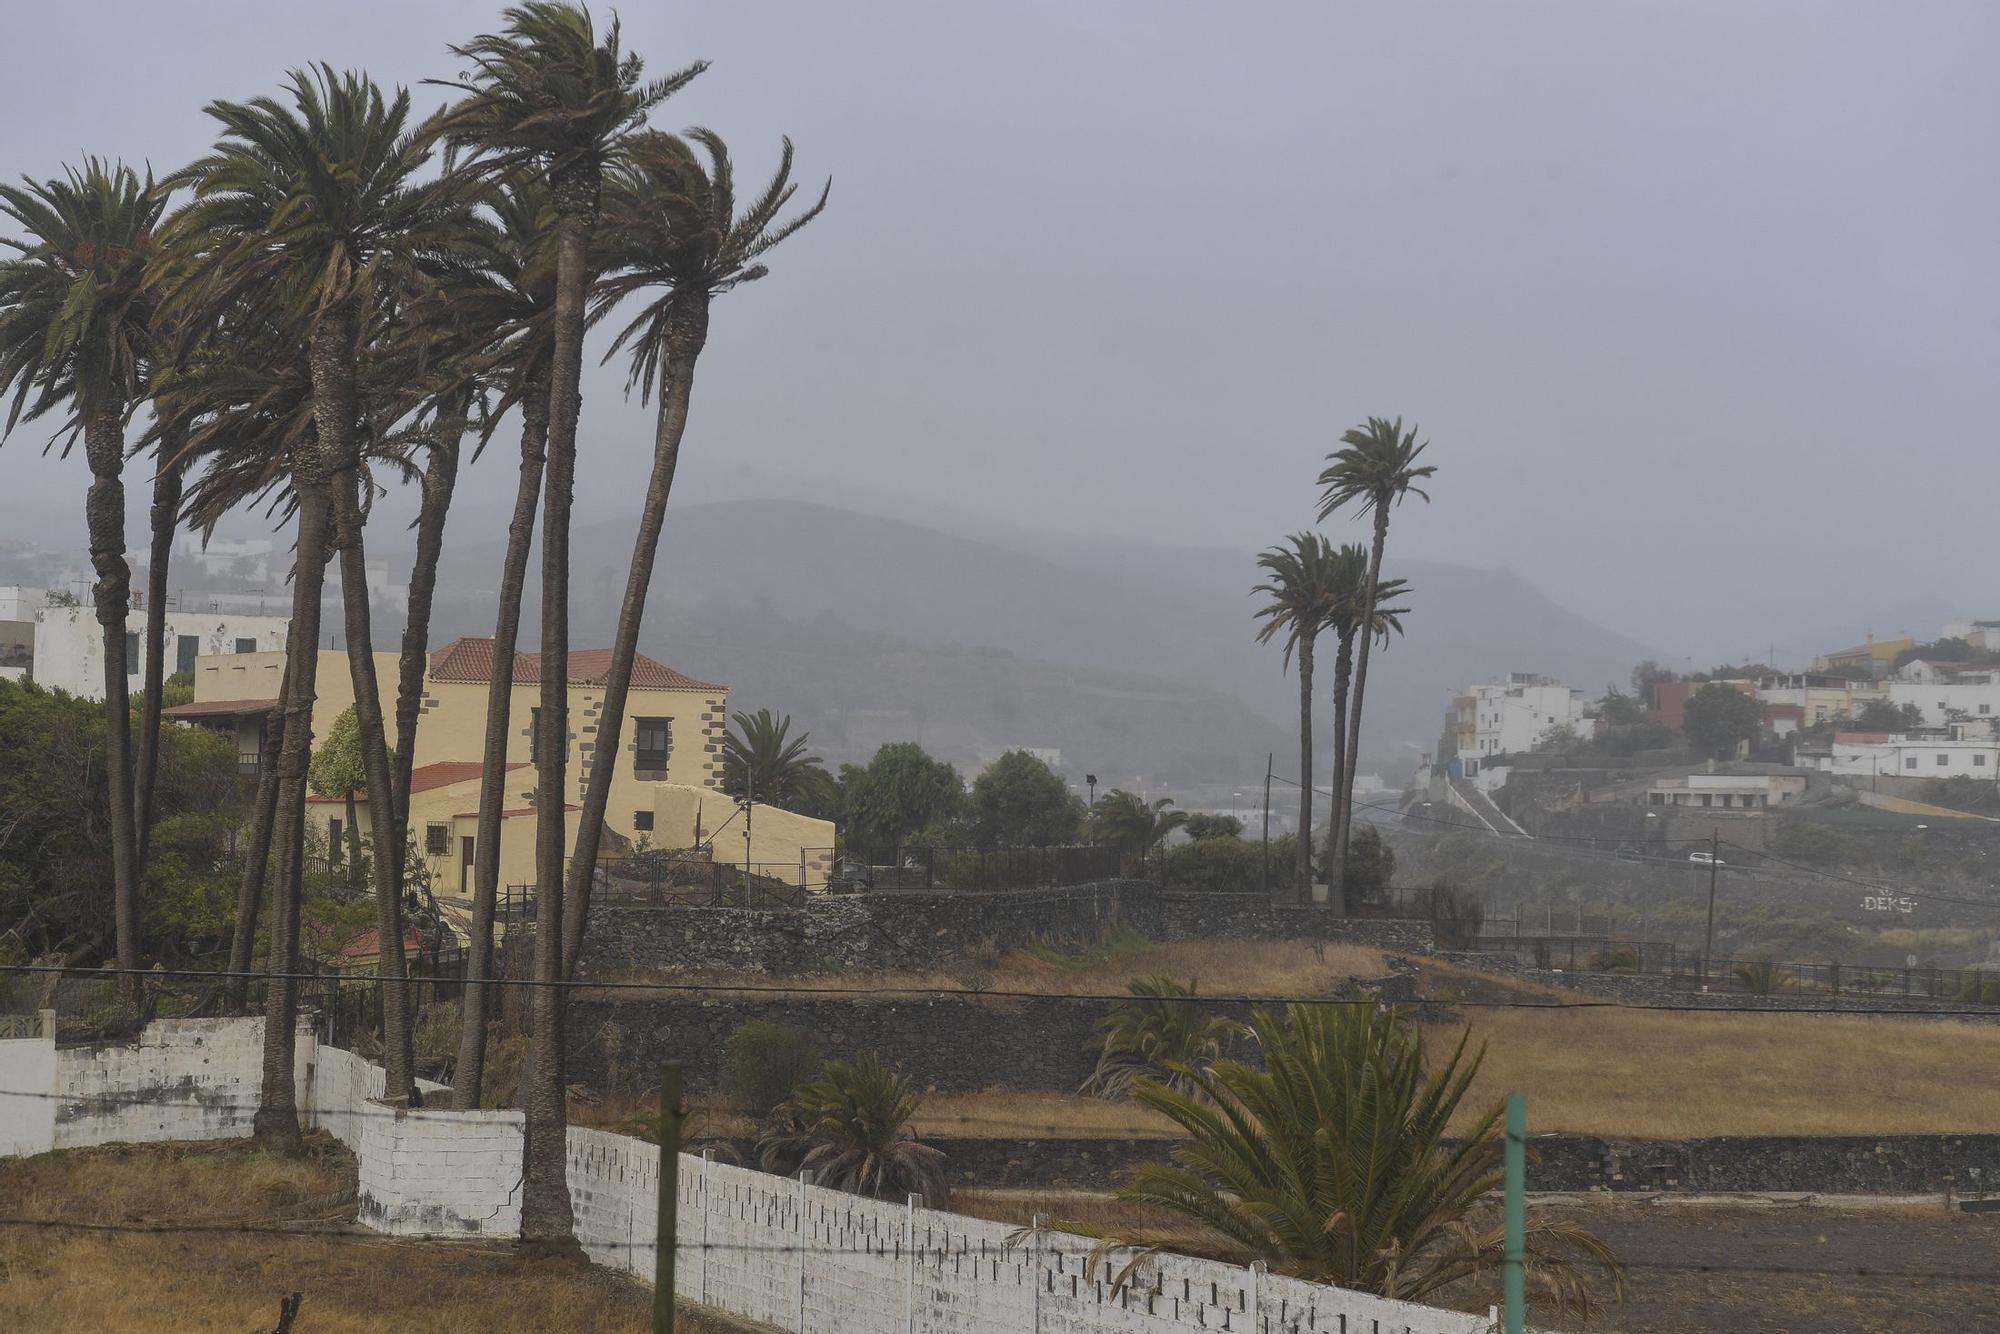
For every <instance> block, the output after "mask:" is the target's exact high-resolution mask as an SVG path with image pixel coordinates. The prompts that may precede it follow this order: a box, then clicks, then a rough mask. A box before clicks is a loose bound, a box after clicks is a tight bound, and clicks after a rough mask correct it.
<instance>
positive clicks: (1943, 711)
mask: <svg viewBox="0 0 2000 1334" xmlns="http://www.w3.org/2000/svg"><path fill="white" fill-rule="evenodd" d="M1888 690H1889V702H1890V703H1891V704H1894V705H1896V706H1897V707H1899V708H1900V707H1901V706H1903V705H1905V704H1914V705H1916V706H1917V708H1918V709H1920V710H1921V711H1922V712H1923V715H1924V725H1925V726H1926V727H1943V726H1944V725H1945V724H1946V723H1948V722H1952V721H1954V715H1957V716H1959V717H1962V718H1992V717H2000V684H1992V685H1988V684H1983V683H1982V684H1973V683H1967V682H1962V681H1932V682H1918V681H1891V682H1889V683H1888Z"/></svg>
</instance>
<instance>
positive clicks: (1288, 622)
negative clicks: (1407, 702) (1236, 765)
mask: <svg viewBox="0 0 2000 1334" xmlns="http://www.w3.org/2000/svg"><path fill="white" fill-rule="evenodd" d="M1288 541H1289V542H1290V545H1289V546H1279V547H1272V548H1271V549H1270V550H1268V551H1266V552H1264V554H1263V555H1261V556H1259V557H1257V565H1258V567H1259V568H1260V569H1262V570H1263V571H1264V572H1265V574H1266V578H1265V581H1264V582H1263V583H1261V584H1258V585H1257V586H1256V587H1255V588H1253V589H1251V590H1250V591H1251V593H1252V594H1258V593H1262V594H1264V595H1265V596H1266V597H1268V598H1269V601H1267V602H1266V603H1265V604H1264V605H1263V606H1261V607H1259V608H1258V609H1257V612H1256V615H1257V618H1258V619H1259V620H1261V621H1263V625H1262V626H1260V627H1259V628H1258V630H1257V642H1258V643H1260V644H1262V643H1268V642H1269V641H1270V640H1271V639H1272V638H1273V637H1274V636H1275V635H1277V633H1278V632H1279V631H1280V630H1282V631H1284V632H1285V660H1284V665H1285V668H1286V670H1288V671H1289V670H1290V669H1291V665H1292V655H1293V654H1294V653H1297V654H1298V659H1299V849H1298V866H1297V870H1296V872H1295V873H1294V876H1293V878H1294V880H1295V881H1296V882H1297V884H1298V894H1299V901H1300V902H1301V903H1303V902H1305V901H1306V896H1307V895H1308V894H1310V893H1311V892H1312V807H1313V745H1312V708H1313V645H1314V644H1315V642H1317V640H1318V639H1319V636H1320V632H1321V631H1322V630H1324V629H1326V624H1327V618H1328V617H1329V615H1330V614H1331V613H1332V610H1333V599H1334V596H1335V593H1336V592H1337V589H1338V583H1337V580H1336V575H1337V573H1338V567H1337V565H1336V562H1335V559H1334V551H1333V544H1332V543H1330V542H1328V541H1327V540H1326V539H1325V538H1324V537H1321V536H1320V535H1319V534H1318V533H1293V534H1292V535H1291V537H1290V538H1289V539H1288ZM1336 748H1337V743H1336ZM1337 762H1338V761H1337V760H1336V763H1337ZM1339 792H1340V785H1339V783H1338V782H1337V781H1336V782H1335V784H1334V794H1335V799H1336V800H1338V798H1339ZM1336 818H1337V817H1336Z"/></svg>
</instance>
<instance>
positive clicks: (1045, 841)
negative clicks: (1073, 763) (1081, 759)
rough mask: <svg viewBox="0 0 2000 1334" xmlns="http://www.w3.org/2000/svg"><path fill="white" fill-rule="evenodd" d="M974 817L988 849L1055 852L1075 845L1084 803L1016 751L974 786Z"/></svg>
mask: <svg viewBox="0 0 2000 1334" xmlns="http://www.w3.org/2000/svg"><path fill="white" fill-rule="evenodd" d="M968 813H969V815H970V817H971V820H972V837H973V841H974V842H976V843H977V844H978V845H979V846H980V847H982V848H996V847H1000V848H1008V847H1051V846H1054V845H1057V844H1062V843H1070V842H1074V841H1075V839H1076V832H1077V828H1078V826H1079V825H1080V824H1081V823H1082V821H1083V803H1082V802H1081V801H1079V800H1078V799H1077V796H1076V794H1075V793H1074V792H1071V791H1070V790H1069V785H1068V784H1067V783H1065V782H1063V780H1062V779H1061V778H1059V777H1058V776H1057V775H1056V773H1055V771H1054V770H1052V769H1050V768H1049V766H1048V765H1046V764H1044V763H1043V762H1042V761H1041V760H1039V759H1036V758H1035V757H1034V756H1033V755H1030V754H1029V753H1028V752H1027V751H1025V750H1010V751H1008V752H1007V753H1006V754H1005V755H1002V756H1001V757H1000V758H999V759H997V760H995V761H993V763H991V764H989V765H987V766H986V768H985V769H983V770H981V771H980V774H979V777H977V778H975V779H973V780H972V801H971V804H970V808H969V812H968Z"/></svg>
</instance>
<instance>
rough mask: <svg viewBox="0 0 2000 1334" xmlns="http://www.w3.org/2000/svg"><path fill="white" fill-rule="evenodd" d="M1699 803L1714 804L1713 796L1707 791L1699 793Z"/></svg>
mask: <svg viewBox="0 0 2000 1334" xmlns="http://www.w3.org/2000/svg"><path fill="white" fill-rule="evenodd" d="M1701 804H1702V805H1704V806H1712V805H1714V804H1715V801H1714V798H1712V797H1710V796H1709V795H1708V793H1706V792H1704V793H1702V794H1701Z"/></svg>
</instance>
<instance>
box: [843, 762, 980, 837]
mask: <svg viewBox="0 0 2000 1334" xmlns="http://www.w3.org/2000/svg"><path fill="white" fill-rule="evenodd" d="M842 777H843V778H845V779H846V787H847V830H846V835H847V841H848V843H849V845H850V846H854V847H859V848H862V849H865V850H867V851H870V852H874V853H880V854H887V853H888V852H890V851H891V850H893V849H894V848H896V847H898V846H900V845H902V844H904V843H907V842H910V841H911V840H913V839H915V838H917V837H919V836H920V835H922V834H924V833H925V832H926V831H933V832H934V831H936V830H937V829H938V828H940V827H942V826H944V825H946V824H948V823H949V822H950V821H952V820H955V819H957V818H958V816H959V814H960V813H961V812H962V811H963V810H964V808H965V783H964V782H963V780H961V779H960V778H959V776H958V770H956V769H954V768H952V767H951V766H950V765H949V764H946V763H945V762H944V761H943V760H936V759H932V758H931V757H930V756H929V755H927V754H925V753H924V749H923V747H921V746H919V745H917V744H916V743H915V742H912V741H893V742H890V743H889V744H888V745H886V746H883V747H882V748H881V749H880V750H877V751H876V752H875V755H874V758H872V759H870V760H869V761H868V763H867V765H866V766H865V767H863V768H860V769H852V770H849V769H843V770H842Z"/></svg>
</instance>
